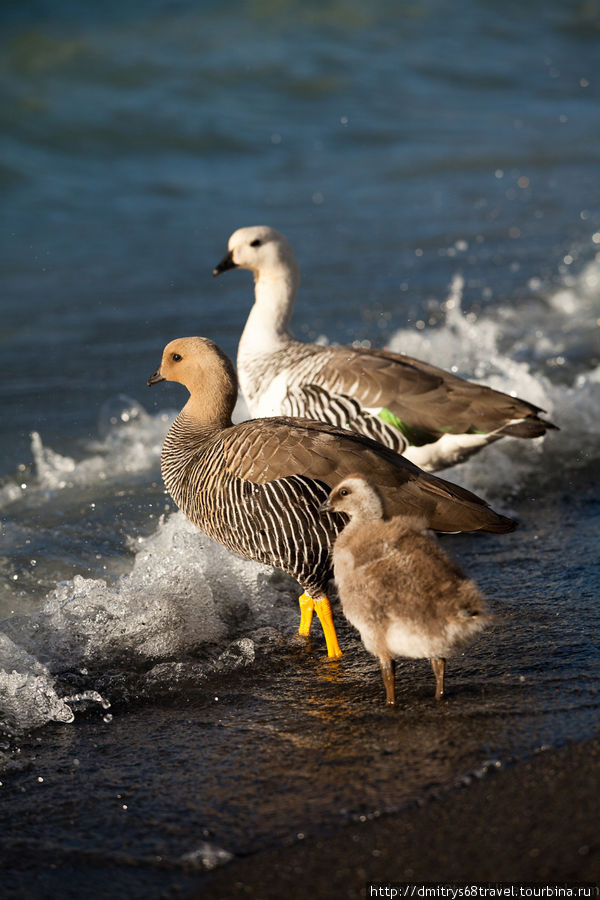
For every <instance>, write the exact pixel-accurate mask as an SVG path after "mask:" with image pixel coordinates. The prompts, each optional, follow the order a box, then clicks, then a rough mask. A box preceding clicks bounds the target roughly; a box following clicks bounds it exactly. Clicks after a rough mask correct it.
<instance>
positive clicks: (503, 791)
mask: <svg viewBox="0 0 600 900" xmlns="http://www.w3.org/2000/svg"><path fill="white" fill-rule="evenodd" d="M599 802H600V737H595V738H592V739H590V740H586V741H583V742H581V743H571V744H569V745H567V746H565V747H563V748H561V749H559V750H545V751H543V752H540V753H538V754H536V755H534V756H533V757H530V758H529V759H527V760H525V761H523V762H520V763H515V764H513V765H510V766H508V767H507V768H506V769H502V770H500V771H497V772H493V773H492V774H488V775H486V776H485V777H484V778H483V779H481V780H474V781H473V782H471V784H469V785H467V786H464V787H461V788H455V789H453V790H451V791H448V792H447V793H445V794H443V795H442V796H440V797H438V798H435V799H431V800H429V801H427V802H426V803H424V804H423V805H422V806H419V805H416V804H415V805H412V806H410V807H409V808H407V809H406V810H404V811H402V812H400V813H398V814H394V815H385V816H382V817H380V818H378V819H376V820H373V821H367V822H364V823H357V824H353V825H348V826H345V827H344V828H342V829H340V830H339V831H338V832H337V833H336V834H334V835H333V836H331V837H329V838H327V839H319V840H311V839H306V840H303V841H297V842H296V843H295V844H294V845H293V846H288V847H283V848H274V849H270V850H265V851H263V852H260V853H256V854H253V855H252V856H248V857H246V858H244V859H236V860H233V861H232V862H231V863H229V864H228V865H227V866H225V867H223V868H221V869H218V870H215V871H214V872H212V873H210V874H208V875H205V876H203V877H202V878H201V879H199V883H198V888H197V889H196V890H194V891H192V892H190V893H188V894H186V897H188V898H189V900H191V898H196V897H198V898H199V897H210V898H211V900H213V898H214V900H218V898H223V900H225V898H230V897H256V898H261V900H269V898H272V900H279V898H287V900H295V898H298V900H301V898H306V897H312V898H326V897H331V898H342V897H343V898H348V900H353V898H361V897H364V896H366V894H365V886H366V884H367V882H369V881H371V882H380V883H386V882H390V883H393V882H413V883H419V882H429V883H443V882H446V883H450V882H504V883H507V882H513V883H519V882H521V883H522V882H537V883H540V884H542V883H549V884H550V883H553V884H564V883H583V882H586V883H594V884H597V885H598V884H600V820H599Z"/></svg>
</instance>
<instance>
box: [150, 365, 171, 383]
mask: <svg viewBox="0 0 600 900" xmlns="http://www.w3.org/2000/svg"><path fill="white" fill-rule="evenodd" d="M166 380H167V379H166V378H164V377H163V376H162V375H161V374H160V366H159V367H158V369H157V370H156V372H155V373H154V375H151V376H150V378H149V379H148V381H147V382H146V384H147V385H148V387H152V385H153V384H158V382H159V381H166Z"/></svg>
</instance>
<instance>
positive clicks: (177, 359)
mask: <svg viewBox="0 0 600 900" xmlns="http://www.w3.org/2000/svg"><path fill="white" fill-rule="evenodd" d="M171 359H172V360H173V362H181V360H182V359H183V357H182V356H181V355H180V354H179V353H171Z"/></svg>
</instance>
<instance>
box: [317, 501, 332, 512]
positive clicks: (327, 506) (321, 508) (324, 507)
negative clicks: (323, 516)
mask: <svg viewBox="0 0 600 900" xmlns="http://www.w3.org/2000/svg"><path fill="white" fill-rule="evenodd" d="M319 512H320V513H328V512H333V506H332V505H331V504H330V502H329V500H328V499H327V500H324V501H323V503H321V505H320V506H319Z"/></svg>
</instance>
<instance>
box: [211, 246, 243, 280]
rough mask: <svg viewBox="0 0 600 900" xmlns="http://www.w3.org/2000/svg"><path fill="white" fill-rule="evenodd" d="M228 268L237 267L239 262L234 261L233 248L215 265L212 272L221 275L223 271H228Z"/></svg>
mask: <svg viewBox="0 0 600 900" xmlns="http://www.w3.org/2000/svg"><path fill="white" fill-rule="evenodd" d="M227 269H237V263H234V261H233V250H230V251H229V253H227V255H226V256H224V257H223V259H222V260H221V262H220V263H219V264H218V265H217V266H215V267H214V269H213V271H212V273H213V275H220V274H221V272H226V271H227Z"/></svg>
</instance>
